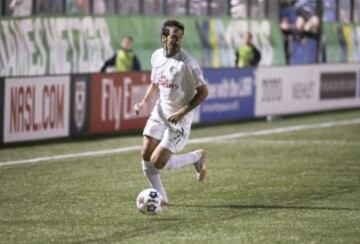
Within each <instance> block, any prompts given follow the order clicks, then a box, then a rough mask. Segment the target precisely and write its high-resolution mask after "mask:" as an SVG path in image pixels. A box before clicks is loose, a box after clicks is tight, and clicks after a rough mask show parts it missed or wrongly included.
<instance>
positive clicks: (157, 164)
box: [150, 155, 166, 169]
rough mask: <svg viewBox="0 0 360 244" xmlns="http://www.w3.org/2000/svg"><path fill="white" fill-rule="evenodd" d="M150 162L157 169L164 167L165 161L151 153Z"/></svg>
mask: <svg viewBox="0 0 360 244" xmlns="http://www.w3.org/2000/svg"><path fill="white" fill-rule="evenodd" d="M150 162H151V163H152V164H153V165H154V167H155V168H157V169H162V168H164V166H165V164H166V161H164V160H162V159H161V157H158V156H157V155H152V156H151V158H150Z"/></svg>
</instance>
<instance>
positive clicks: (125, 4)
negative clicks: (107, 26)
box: [115, 0, 140, 15]
mask: <svg viewBox="0 0 360 244" xmlns="http://www.w3.org/2000/svg"><path fill="white" fill-rule="evenodd" d="M115 1H117V11H116V12H117V13H119V14H122V15H125V14H139V12H140V2H139V1H130V0H115Z"/></svg>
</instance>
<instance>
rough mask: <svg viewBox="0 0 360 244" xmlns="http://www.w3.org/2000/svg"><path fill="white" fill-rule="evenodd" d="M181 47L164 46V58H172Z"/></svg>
mask: <svg viewBox="0 0 360 244" xmlns="http://www.w3.org/2000/svg"><path fill="white" fill-rule="evenodd" d="M180 48H181V46H180V45H179V44H177V43H174V44H170V45H166V46H165V51H166V57H172V56H174V55H175V54H176V53H177V52H178V51H179V50H180Z"/></svg>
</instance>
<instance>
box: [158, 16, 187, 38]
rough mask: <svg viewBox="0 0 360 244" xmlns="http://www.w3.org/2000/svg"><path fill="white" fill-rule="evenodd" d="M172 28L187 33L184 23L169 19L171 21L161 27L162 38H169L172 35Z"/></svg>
mask: <svg viewBox="0 0 360 244" xmlns="http://www.w3.org/2000/svg"><path fill="white" fill-rule="evenodd" d="M171 27H176V28H178V29H180V30H182V32H183V33H185V27H184V25H183V24H182V23H180V22H179V21H177V20H174V19H169V20H166V21H165V22H164V23H163V25H162V27H161V36H165V37H167V36H168V35H169V33H170V28H171Z"/></svg>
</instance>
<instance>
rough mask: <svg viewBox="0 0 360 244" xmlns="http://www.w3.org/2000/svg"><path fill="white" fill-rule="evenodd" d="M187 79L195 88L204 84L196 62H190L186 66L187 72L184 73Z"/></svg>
mask: <svg viewBox="0 0 360 244" xmlns="http://www.w3.org/2000/svg"><path fill="white" fill-rule="evenodd" d="M185 74H186V76H187V79H188V80H191V81H192V82H193V85H194V87H195V88H197V87H199V86H202V85H204V84H206V81H205V79H204V76H203V73H202V70H201V68H200V66H199V64H198V63H197V62H196V61H191V62H189V63H188V65H187V72H185Z"/></svg>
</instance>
